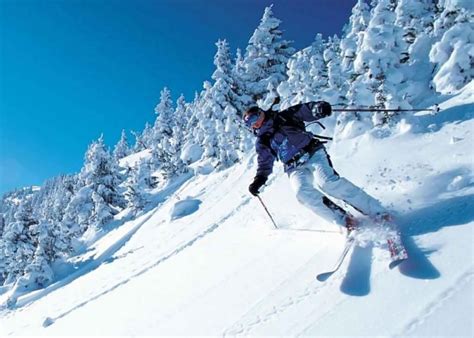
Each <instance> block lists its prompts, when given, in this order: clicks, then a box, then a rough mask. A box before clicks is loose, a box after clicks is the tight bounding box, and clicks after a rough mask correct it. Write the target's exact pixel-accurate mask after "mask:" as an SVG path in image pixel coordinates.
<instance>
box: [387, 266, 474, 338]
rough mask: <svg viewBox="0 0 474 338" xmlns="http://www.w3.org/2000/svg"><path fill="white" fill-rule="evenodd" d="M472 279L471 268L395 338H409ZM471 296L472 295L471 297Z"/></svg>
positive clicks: (473, 275) (473, 269) (472, 270)
mask: <svg viewBox="0 0 474 338" xmlns="http://www.w3.org/2000/svg"><path fill="white" fill-rule="evenodd" d="M473 279H474V268H473V266H471V267H470V268H469V269H468V271H466V272H465V273H463V274H462V275H461V276H460V277H458V278H457V280H456V281H455V282H454V283H453V284H452V285H451V286H450V287H448V288H447V289H445V290H444V291H443V292H441V293H439V294H438V296H436V297H435V298H434V299H433V300H432V301H431V302H430V303H429V304H428V305H427V306H426V307H425V308H424V309H423V310H422V311H421V313H420V314H419V315H418V316H416V317H415V319H414V320H412V321H411V322H409V323H408V324H406V325H405V326H404V328H403V329H402V330H401V333H399V334H397V335H395V336H402V337H403V336H410V335H411V334H412V333H413V331H415V330H416V328H417V327H419V326H420V325H422V324H423V323H425V321H426V320H427V319H428V318H429V317H430V316H431V315H433V313H434V312H435V311H436V310H438V309H439V308H441V307H443V305H444V304H445V302H446V301H447V300H448V299H450V298H451V297H453V296H454V295H455V294H456V292H458V291H459V290H461V289H462V288H463V287H464V286H465V285H466V284H468V283H470V282H472V280H473ZM471 296H472V295H471Z"/></svg>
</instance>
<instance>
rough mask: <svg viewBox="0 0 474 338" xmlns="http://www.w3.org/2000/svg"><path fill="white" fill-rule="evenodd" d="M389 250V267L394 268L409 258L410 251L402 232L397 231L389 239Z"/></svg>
mask: <svg viewBox="0 0 474 338" xmlns="http://www.w3.org/2000/svg"><path fill="white" fill-rule="evenodd" d="M387 245H388V250H389V251H390V263H389V265H388V267H389V268H390V269H393V268H395V267H397V266H398V265H400V264H401V263H403V262H404V261H406V260H407V259H408V253H407V250H406V248H405V246H404V245H403V243H402V239H401V237H400V234H399V233H397V234H396V235H394V236H391V237H389V238H388V239H387Z"/></svg>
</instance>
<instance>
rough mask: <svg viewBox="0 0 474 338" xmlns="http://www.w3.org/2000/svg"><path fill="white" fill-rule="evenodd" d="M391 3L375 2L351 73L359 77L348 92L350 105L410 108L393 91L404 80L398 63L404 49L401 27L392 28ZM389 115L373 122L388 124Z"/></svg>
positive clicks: (395, 91)
mask: <svg viewBox="0 0 474 338" xmlns="http://www.w3.org/2000/svg"><path fill="white" fill-rule="evenodd" d="M394 9H395V4H394V2H392V1H391V0H379V1H378V2H377V5H376V6H375V8H374V9H373V11H372V18H371V20H370V22H369V25H368V27H367V30H366V33H365V36H364V39H363V42H362V45H361V48H360V51H359V52H358V55H357V57H356V59H355V62H354V70H355V71H356V72H357V73H358V74H361V75H360V76H359V77H358V78H357V79H356V80H355V81H354V82H353V83H351V88H350V90H349V94H348V96H349V100H350V103H358V104H361V105H368V106H376V107H380V108H411V106H410V105H409V104H408V102H406V101H405V99H404V98H403V97H401V96H400V95H399V93H398V91H397V88H398V87H399V86H400V84H402V83H403V82H404V81H406V79H405V78H404V76H403V72H402V71H401V66H400V60H401V56H402V51H403V50H405V48H404V41H403V36H402V31H401V28H399V27H397V26H395V18H396V17H395V13H394ZM392 115H393V114H385V115H384V116H383V119H380V118H378V117H377V118H376V120H377V121H381V120H382V121H383V122H384V123H385V122H388V121H389V120H390V119H391V118H392Z"/></svg>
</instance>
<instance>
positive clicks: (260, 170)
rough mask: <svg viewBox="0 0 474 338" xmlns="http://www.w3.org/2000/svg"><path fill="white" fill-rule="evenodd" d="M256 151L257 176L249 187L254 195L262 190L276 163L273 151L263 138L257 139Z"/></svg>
mask: <svg viewBox="0 0 474 338" xmlns="http://www.w3.org/2000/svg"><path fill="white" fill-rule="evenodd" d="M255 149H256V151H257V174H256V175H255V178H254V180H253V182H252V184H250V186H249V191H250V193H252V195H258V193H259V190H260V188H261V187H262V186H263V185H264V184H265V182H266V181H267V179H268V176H270V174H271V173H272V172H273V163H274V162H275V156H274V155H273V153H272V150H271V149H270V147H269V145H267V144H265V141H264V140H263V139H262V138H261V137H259V138H258V139H257V142H256V144H255Z"/></svg>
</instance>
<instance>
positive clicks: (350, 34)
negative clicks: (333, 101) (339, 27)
mask: <svg viewBox="0 0 474 338" xmlns="http://www.w3.org/2000/svg"><path fill="white" fill-rule="evenodd" d="M369 20H370V8H369V5H367V3H366V2H365V0H358V1H357V4H356V5H355V6H354V7H353V8H352V14H351V16H350V18H349V24H348V25H347V26H346V28H345V33H344V38H343V39H342V40H341V57H342V63H341V65H342V71H343V72H344V73H345V74H347V76H348V80H350V82H352V81H354V80H355V79H356V78H357V76H359V75H360V74H359V73H356V72H355V71H354V60H355V58H356V56H357V53H358V50H359V49H360V47H361V44H362V41H363V37H364V32H365V30H366V29H367V26H368V25H369Z"/></svg>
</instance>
